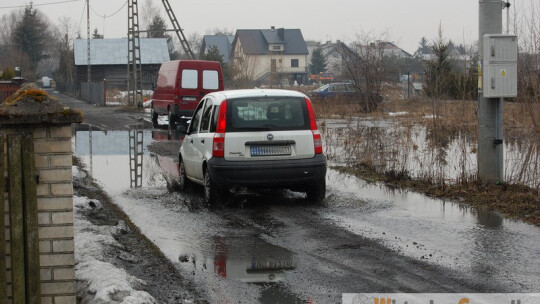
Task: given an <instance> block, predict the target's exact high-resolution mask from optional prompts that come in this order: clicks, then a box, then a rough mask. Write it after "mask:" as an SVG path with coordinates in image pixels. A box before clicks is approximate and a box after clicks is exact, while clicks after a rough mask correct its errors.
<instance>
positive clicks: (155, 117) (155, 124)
mask: <svg viewBox="0 0 540 304" xmlns="http://www.w3.org/2000/svg"><path fill="white" fill-rule="evenodd" d="M150 115H151V116H152V126H153V127H154V128H157V127H159V124H158V113H156V110H154V107H152V113H151V114H150Z"/></svg>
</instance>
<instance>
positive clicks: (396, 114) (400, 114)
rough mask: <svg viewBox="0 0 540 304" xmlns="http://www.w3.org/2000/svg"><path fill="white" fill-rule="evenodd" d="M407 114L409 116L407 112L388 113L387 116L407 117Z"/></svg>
mask: <svg viewBox="0 0 540 304" xmlns="http://www.w3.org/2000/svg"><path fill="white" fill-rule="evenodd" d="M407 114H409V112H389V113H388V116H392V117H394V116H403V115H407Z"/></svg>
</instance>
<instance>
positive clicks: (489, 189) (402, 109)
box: [313, 89, 540, 225]
mask: <svg viewBox="0 0 540 304" xmlns="http://www.w3.org/2000/svg"><path fill="white" fill-rule="evenodd" d="M393 90H394V91H391V92H386V93H384V94H383V95H384V96H390V97H389V98H387V100H385V102H384V103H383V104H381V106H380V107H379V108H378V109H377V110H376V111H374V112H371V113H364V112H362V111H360V110H359V107H357V105H356V104H355V103H354V101H352V102H351V101H346V100H323V101H318V100H315V101H313V104H314V109H315V111H316V113H317V114H318V120H319V126H320V129H321V131H322V132H323V134H324V137H325V140H326V142H327V149H328V151H326V154H327V156H328V157H329V160H331V161H333V162H334V163H335V164H336V166H335V167H336V169H338V170H340V171H342V172H347V173H350V174H354V175H356V176H359V177H362V178H364V179H367V180H372V181H381V182H384V183H387V184H391V185H394V186H397V187H403V188H408V189H411V190H414V191H418V192H422V193H425V194H427V195H430V196H433V197H438V198H445V199H452V200H458V201H461V202H463V203H466V204H468V205H470V206H472V207H476V208H479V209H483V210H490V211H495V212H499V213H501V214H504V215H505V216H507V217H510V218H516V219H523V220H524V221H526V222H529V223H532V224H535V225H540V193H539V189H540V131H539V130H538V128H537V127H536V126H535V124H534V122H533V121H532V119H530V117H531V115H530V111H531V110H532V111H534V112H535V113H538V112H540V104H525V103H518V102H505V103H504V137H505V142H506V143H508V144H509V146H508V149H509V150H508V151H509V152H510V153H508V155H506V154H505V180H507V181H508V183H502V184H498V185H493V184H485V183H482V182H480V181H479V180H478V178H477V176H476V157H477V156H476V153H477V151H476V142H477V136H478V135H477V134H478V117H477V102H476V101H474V100H429V99H410V100H404V99H399V98H398V97H397V96H398V95H399V94H397V93H396V90H395V89H393ZM391 113H399V115H395V114H392V115H391ZM359 118H360V119H361V120H367V121H384V122H385V123H387V124H389V125H390V126H391V127H384V126H383V127H371V126H369V125H367V126H366V125H361V124H357V123H356V122H357V121H358V119H359ZM335 119H340V120H341V121H342V122H344V123H341V124H340V125H339V127H337V128H336V127H334V128H335V129H333V130H332V128H331V124H329V120H335ZM336 147H338V148H336ZM505 153H506V152H505Z"/></svg>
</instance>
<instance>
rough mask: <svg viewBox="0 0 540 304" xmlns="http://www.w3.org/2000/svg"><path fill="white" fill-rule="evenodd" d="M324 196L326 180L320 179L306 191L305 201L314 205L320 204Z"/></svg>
mask: <svg viewBox="0 0 540 304" xmlns="http://www.w3.org/2000/svg"><path fill="white" fill-rule="evenodd" d="M325 196H326V179H325V178H322V179H320V180H318V181H317V182H316V183H314V184H313V185H311V186H310V187H309V188H308V189H307V191H306V199H307V200H308V201H309V202H311V203H314V204H318V203H321V202H322V201H323V200H324V197H325Z"/></svg>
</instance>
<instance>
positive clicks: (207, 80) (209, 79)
mask: <svg viewBox="0 0 540 304" xmlns="http://www.w3.org/2000/svg"><path fill="white" fill-rule="evenodd" d="M202 75H203V89H206V90H217V89H218V88H219V77H218V72H217V71H214V70H204V71H203V74H202Z"/></svg>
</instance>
